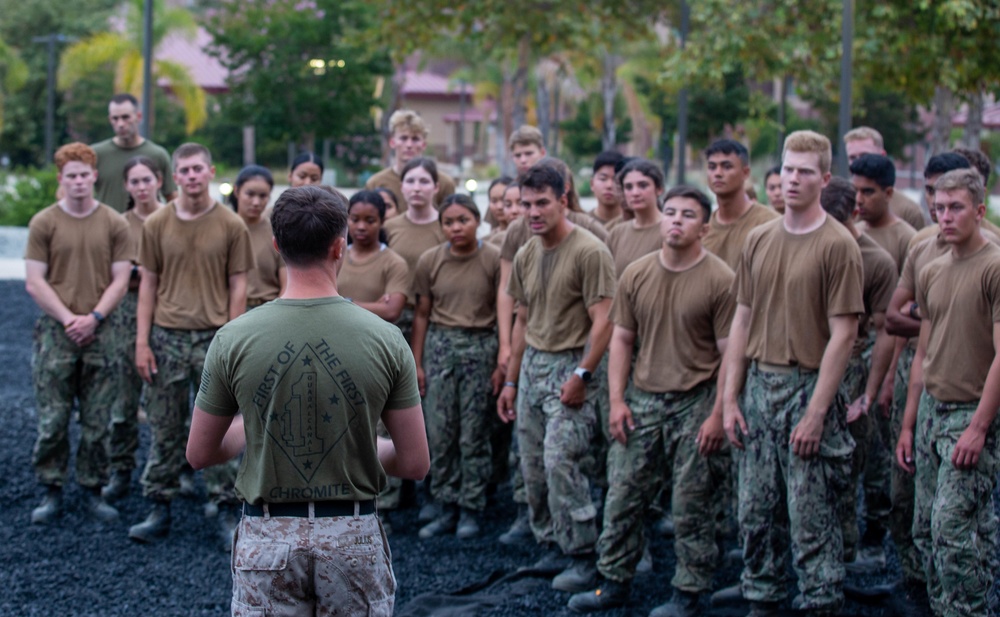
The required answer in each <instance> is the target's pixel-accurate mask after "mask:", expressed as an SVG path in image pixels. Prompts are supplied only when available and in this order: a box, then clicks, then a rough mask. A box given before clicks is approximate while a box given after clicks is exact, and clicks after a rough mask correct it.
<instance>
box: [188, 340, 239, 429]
mask: <svg viewBox="0 0 1000 617" xmlns="http://www.w3.org/2000/svg"><path fill="white" fill-rule="evenodd" d="M227 348H228V345H227V344H226V336H225V332H222V331H220V332H218V333H217V334H216V335H215V338H213V339H212V343H211V345H209V347H208V354H207V355H206V356H205V368H204V369H202V371H201V385H199V386H198V397H197V398H196V399H195V405H197V406H198V407H199V408H200V409H202V410H204V411H205V412H206V413H210V414H212V415H213V416H235V415H236V414H237V412H239V409H240V405H239V403H238V402H237V401H236V395H235V393H234V392H233V389H232V384H231V382H230V380H229V373H228V370H227V362H226V360H227V358H226V355H227V353H228V352H227Z"/></svg>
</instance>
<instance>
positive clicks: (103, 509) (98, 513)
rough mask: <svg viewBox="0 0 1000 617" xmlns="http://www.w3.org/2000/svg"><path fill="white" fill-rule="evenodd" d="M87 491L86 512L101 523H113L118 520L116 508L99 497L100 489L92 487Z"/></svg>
mask: <svg viewBox="0 0 1000 617" xmlns="http://www.w3.org/2000/svg"><path fill="white" fill-rule="evenodd" d="M86 491H87V514H89V515H90V516H92V517H93V518H94V519H95V520H98V521H100V522H102V523H113V522H115V521H117V520H118V510H116V509H114V507H112V506H110V505H108V503H107V502H106V501H104V498H103V497H101V489H100V488H97V487H94V488H92V489H86Z"/></svg>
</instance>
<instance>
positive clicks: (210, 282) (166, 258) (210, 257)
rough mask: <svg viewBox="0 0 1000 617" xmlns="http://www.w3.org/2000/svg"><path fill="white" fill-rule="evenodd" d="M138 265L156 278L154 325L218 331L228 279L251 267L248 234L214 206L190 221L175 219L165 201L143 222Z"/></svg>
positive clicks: (224, 318)
mask: <svg viewBox="0 0 1000 617" xmlns="http://www.w3.org/2000/svg"><path fill="white" fill-rule="evenodd" d="M139 264H140V265H141V266H142V267H144V268H146V269H147V270H149V271H150V272H153V273H154V274H156V275H157V276H159V284H158V285H157V288H156V309H155V310H154V312H153V323H154V324H156V325H158V326H160V327H161V328H176V329H181V330H207V329H209V328H218V327H220V326H222V325H223V324H225V323H226V322H227V321H229V277H230V276H232V275H233V274H239V273H241V272H249V271H250V270H251V269H253V267H254V260H253V250H252V249H251V247H250V232H249V231H247V226H246V225H244V224H243V219H241V218H240V217H239V215H237V214H236V213H235V212H233V211H232V210H230V209H229V208H227V207H225V206H223V205H222V204H220V203H218V202H215V203H213V204H212V207H211V209H210V210H209V211H208V212H206V213H205V214H203V215H201V216H200V217H198V218H197V219H195V220H193V221H183V220H181V219H180V218H178V217H177V204H176V202H170V203H169V204H167V205H166V206H164V207H162V208H160V209H159V210H157V211H156V212H154V213H153V214H150V215H149V218H147V219H146V224H145V225H143V227H142V242H141V244H140V246H139Z"/></svg>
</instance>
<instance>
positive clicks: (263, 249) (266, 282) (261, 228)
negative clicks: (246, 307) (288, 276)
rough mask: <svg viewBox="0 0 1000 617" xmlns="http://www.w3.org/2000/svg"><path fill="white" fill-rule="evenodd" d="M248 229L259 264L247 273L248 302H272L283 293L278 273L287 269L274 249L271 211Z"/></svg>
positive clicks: (265, 213) (255, 258)
mask: <svg viewBox="0 0 1000 617" xmlns="http://www.w3.org/2000/svg"><path fill="white" fill-rule="evenodd" d="M247 229H248V230H250V248H252V249H253V255H254V261H255V262H256V264H257V267H255V268H253V269H251V270H250V271H248V272H247V300H258V301H263V302H270V301H271V300H274V299H275V298H277V297H278V295H279V294H280V293H281V279H279V278H278V272H279V271H280V270H282V269H284V267H285V260H284V259H282V258H281V255H279V254H278V251H276V250H275V248H274V232H272V231H271V211H270V210H268V211H266V212H264V215H263V216H261V217H260V220H259V221H257V222H256V223H254V224H253V225H247Z"/></svg>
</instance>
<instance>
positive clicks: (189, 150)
mask: <svg viewBox="0 0 1000 617" xmlns="http://www.w3.org/2000/svg"><path fill="white" fill-rule="evenodd" d="M198 155H201V156H202V157H204V158H205V162H206V163H208V164H209V165H211V164H212V153H211V152H209V151H208V148H206V147H205V146H203V145H201V144H199V143H195V142H193V141H189V142H187V143H186V144H181V145H180V146H178V147H177V149H176V150H174V156H173V160H172V161H171V164H172V165H173V167H174V171H176V170H177V161H179V160H181V159H186V158H190V157H192V156H198Z"/></svg>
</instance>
